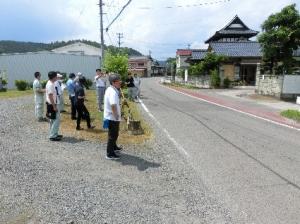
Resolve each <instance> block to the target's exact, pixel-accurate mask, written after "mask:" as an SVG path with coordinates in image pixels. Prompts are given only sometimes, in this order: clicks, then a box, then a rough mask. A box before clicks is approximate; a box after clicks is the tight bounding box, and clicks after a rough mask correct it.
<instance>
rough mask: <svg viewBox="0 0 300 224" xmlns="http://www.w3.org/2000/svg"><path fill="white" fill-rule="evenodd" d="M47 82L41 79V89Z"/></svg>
mask: <svg viewBox="0 0 300 224" xmlns="http://www.w3.org/2000/svg"><path fill="white" fill-rule="evenodd" d="M47 82H48V80H42V81H41V85H42V88H43V89H45V88H46V85H47Z"/></svg>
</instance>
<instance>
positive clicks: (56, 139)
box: [50, 136, 61, 142]
mask: <svg viewBox="0 0 300 224" xmlns="http://www.w3.org/2000/svg"><path fill="white" fill-rule="evenodd" d="M60 140H61V138H60V137H58V136H57V137H55V138H50V141H55V142H57V141H60Z"/></svg>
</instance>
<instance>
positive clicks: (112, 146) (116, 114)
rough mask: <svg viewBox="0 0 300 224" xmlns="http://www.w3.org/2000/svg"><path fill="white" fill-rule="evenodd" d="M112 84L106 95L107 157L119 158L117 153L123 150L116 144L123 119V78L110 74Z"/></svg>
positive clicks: (104, 114)
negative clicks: (121, 95) (121, 100)
mask: <svg viewBox="0 0 300 224" xmlns="http://www.w3.org/2000/svg"><path fill="white" fill-rule="evenodd" d="M109 82H110V86H109V87H108V88H107V89H106V91H105V95H104V113H103V116H104V121H108V140H107V152H106V159H119V158H120V157H119V156H118V155H117V154H116V153H115V151H117V150H121V148H119V147H118V146H117V144H116V142H117V140H118V137H119V126H120V121H121V108H120V98H119V89H120V87H121V79H120V76H119V75H118V74H112V75H110V76H109Z"/></svg>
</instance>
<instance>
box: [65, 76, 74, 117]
mask: <svg viewBox="0 0 300 224" xmlns="http://www.w3.org/2000/svg"><path fill="white" fill-rule="evenodd" d="M74 80H75V74H74V73H70V75H69V79H68V81H67V83H66V85H67V89H68V94H69V99H70V102H71V119H72V120H76V106H75V81H74Z"/></svg>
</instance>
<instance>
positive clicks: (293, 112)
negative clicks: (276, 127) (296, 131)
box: [280, 110, 300, 122]
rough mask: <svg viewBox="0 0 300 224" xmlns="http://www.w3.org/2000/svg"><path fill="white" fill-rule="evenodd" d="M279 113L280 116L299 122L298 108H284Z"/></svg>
mask: <svg viewBox="0 0 300 224" xmlns="http://www.w3.org/2000/svg"><path fill="white" fill-rule="evenodd" d="M280 114H281V116H284V117H287V118H290V119H293V120H295V121H297V122H300V111H298V110H284V111H282V112H281V113H280Z"/></svg>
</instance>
